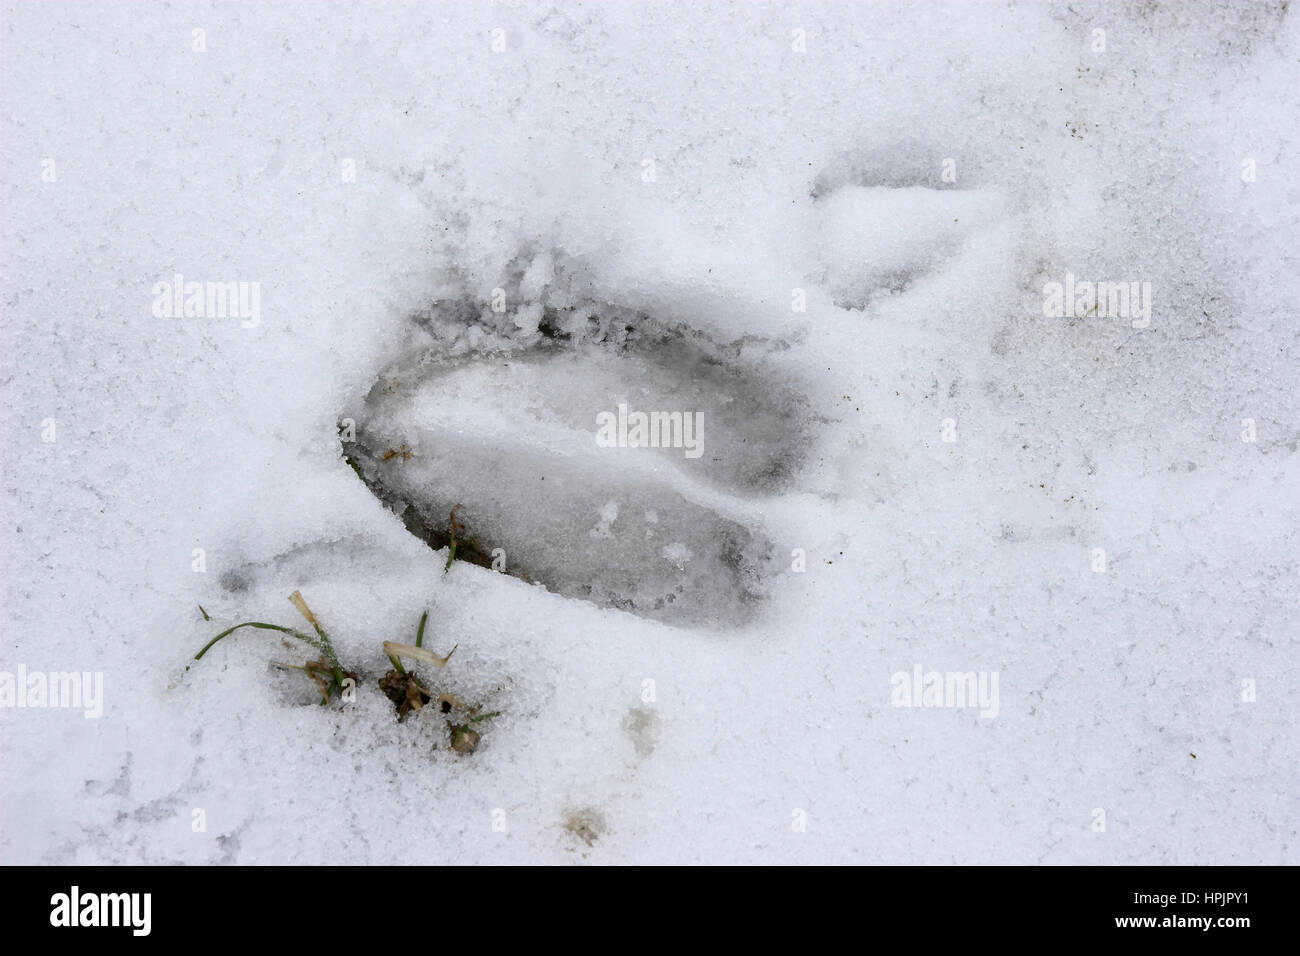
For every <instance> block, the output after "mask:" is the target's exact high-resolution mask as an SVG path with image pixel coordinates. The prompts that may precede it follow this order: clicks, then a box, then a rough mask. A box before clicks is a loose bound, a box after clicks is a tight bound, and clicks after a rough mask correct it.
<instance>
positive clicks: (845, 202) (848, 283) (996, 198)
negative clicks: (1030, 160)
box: [811, 143, 1003, 309]
mask: <svg viewBox="0 0 1300 956" xmlns="http://www.w3.org/2000/svg"><path fill="white" fill-rule="evenodd" d="M945 161H947V162H950V163H951V164H952V165H951V166H949V167H948V168H949V169H950V171H951V172H952V175H953V176H954V177H956V176H957V175H958V171H957V167H956V161H955V160H953V159H952V158H951V157H943V156H942V155H940V154H938V153H936V152H934V151H933V150H928V149H926V148H925V147H923V146H922V145H921V144H918V143H908V144H903V145H900V146H895V147H891V148H887V149H872V150H862V151H858V152H855V153H852V154H849V155H846V156H845V157H843V158H842V159H841V160H840V161H839V162H838V163H834V164H831V165H830V166H829V167H828V168H827V169H826V170H824V171H823V172H822V174H821V175H820V176H818V177H817V180H816V181H815V183H814V184H813V188H812V190H811V195H812V198H813V206H814V209H815V210H816V218H817V248H818V254H819V257H820V259H821V262H822V265H823V272H822V274H821V275H820V276H818V277H817V278H818V279H819V280H820V281H821V284H822V285H823V286H825V287H826V289H827V290H828V291H829V292H830V293H831V295H832V296H833V297H834V301H835V304H836V305H838V306H841V307H842V308H849V309H864V308H866V307H867V305H868V304H869V303H870V301H871V299H872V298H873V296H875V295H877V294H880V293H882V292H883V293H898V292H903V291H905V290H907V289H908V288H910V287H911V286H912V285H913V284H914V283H916V282H917V281H919V280H920V279H922V278H923V277H924V276H925V275H926V274H928V273H930V272H931V271H933V270H935V269H936V268H938V267H940V266H941V264H942V263H943V262H945V261H946V260H948V259H951V258H952V256H953V254H954V253H955V252H956V251H957V250H958V249H959V248H960V247H961V246H962V245H963V244H964V243H965V242H966V241H967V239H968V238H969V237H970V235H971V234H972V233H973V232H974V231H976V230H977V229H978V228H979V227H982V226H985V225H987V224H989V223H991V222H994V221H996V220H997V219H999V218H1000V217H1001V215H1002V211H1003V199H1002V197H1001V196H1000V195H999V194H998V193H996V192H993V191H991V190H983V189H966V188H958V186H957V185H956V183H955V182H946V181H945V180H944V176H943V171H944V168H945V166H944V163H945ZM960 175H961V181H962V182H963V183H965V182H967V181H970V179H969V177H970V176H971V173H970V171H967V170H962V171H961V174H960Z"/></svg>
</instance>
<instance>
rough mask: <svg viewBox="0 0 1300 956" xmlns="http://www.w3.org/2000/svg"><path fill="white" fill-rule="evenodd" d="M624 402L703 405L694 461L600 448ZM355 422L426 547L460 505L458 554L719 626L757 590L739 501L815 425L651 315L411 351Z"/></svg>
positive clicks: (370, 464)
mask: <svg viewBox="0 0 1300 956" xmlns="http://www.w3.org/2000/svg"><path fill="white" fill-rule="evenodd" d="M446 308H447V309H448V310H452V311H455V310H456V309H460V308H463V306H458V305H454V304H453V305H449V306H447V307H446ZM435 311H436V310H435ZM620 405H622V406H625V407H626V410H627V411H628V413H629V415H630V413H631V412H635V411H642V412H660V413H665V412H668V413H682V414H683V416H685V415H691V414H695V415H698V420H699V422H700V425H701V426H702V427H701V431H700V433H699V434H698V435H697V436H694V437H696V438H697V439H698V440H699V442H700V444H699V448H698V451H697V454H696V455H694V456H688V454H687V452H688V451H690V450H691V449H688V448H684V447H680V446H679V447H659V448H654V447H603V446H602V445H601V444H600V443H598V441H597V436H598V430H599V429H598V423H599V422H600V421H601V419H602V417H605V416H617V415H618V414H619V407H620ZM349 417H351V418H352V419H353V420H354V421H355V434H353V435H352V436H351V437H352V439H353V440H351V441H347V440H345V441H344V452H345V454H346V456H347V457H348V459H349V460H350V461H351V463H352V464H353V466H354V467H355V468H356V470H357V471H358V473H359V474H360V476H361V477H362V479H363V480H364V481H365V482H366V484H367V485H368V486H369V487H370V489H371V491H373V492H374V493H375V494H376V495H377V496H378V497H379V498H380V499H381V500H382V501H383V502H384V503H385V504H386V505H388V507H389V508H391V509H392V510H393V511H394V512H395V513H397V514H398V516H399V517H401V518H402V520H403V522H404V523H405V524H406V527H407V528H408V530H410V531H411V532H412V533H414V534H416V535H417V536H418V537H420V538H421V539H422V540H424V541H426V542H427V543H428V544H429V545H430V546H432V547H434V548H437V549H440V548H442V547H445V546H447V545H448V544H449V542H450V540H451V532H452V527H451V517H450V513H451V511H452V509H453V508H457V511H456V516H455V520H456V522H457V525H458V528H463V530H458V532H457V538H458V551H457V556H458V557H468V558H469V559H470V560H471V561H472V562H473V563H477V564H481V565H485V566H492V565H493V564H494V562H495V566H496V567H497V569H498V570H505V571H507V572H509V573H512V574H515V575H517V576H520V577H523V578H525V579H526V580H529V581H532V582H535V583H538V584H541V585H544V586H545V587H547V588H548V589H549V590H552V591H555V592H558V593H560V594H563V595H567V596H571V597H578V598H582V599H585V600H589V601H592V602H593V603H595V604H597V605H600V606H607V607H616V608H622V609H625V610H628V611H631V612H633V613H636V614H639V615H643V616H646V617H650V618H655V619H659V620H663V621H665V622H670V623H685V624H695V625H706V626H714V627H726V626H731V625H735V624H738V623H742V622H743V621H745V620H747V619H748V618H749V617H750V616H751V614H752V612H753V611H754V609H755V607H756V605H757V603H758V601H759V600H760V599H761V597H762V595H763V590H764V589H763V577H764V574H765V571H766V569H767V566H768V564H769V562H770V561H771V559H772V557H773V551H774V549H773V546H772V543H771V542H770V541H769V539H768V538H767V536H766V535H765V533H764V531H763V530H762V528H761V527H759V526H758V523H757V522H755V521H754V520H753V518H752V515H753V511H754V509H753V508H752V507H750V506H749V505H750V503H751V502H752V499H754V498H755V497H758V496H762V495H767V494H772V493H775V492H777V491H779V490H781V489H782V488H784V487H786V486H788V484H789V483H790V481H791V480H792V478H793V477H794V475H795V474H796V473H797V471H798V469H799V467H800V464H801V462H802V460H803V457H804V454H805V451H806V446H807V441H808V434H807V428H806V423H807V422H808V420H809V416H808V413H807V408H806V403H805V402H804V400H803V399H802V397H801V396H800V395H799V393H797V392H796V391H795V390H793V389H792V388H790V387H789V386H787V385H785V384H783V383H782V382H780V381H779V380H777V379H774V378H772V377H770V376H767V375H765V374H764V373H762V372H761V371H759V370H758V369H757V368H756V367H755V366H753V365H752V364H749V363H746V362H741V361H739V360H737V359H736V358H734V357H733V356H729V355H728V350H726V349H723V348H719V347H717V346H715V345H714V344H713V343H711V342H709V341H708V340H707V339H704V338H703V337H701V336H699V335H697V334H694V333H692V332H690V331H686V330H681V329H671V330H670V329H659V328H656V327H655V325H654V323H653V322H652V321H647V323H646V327H645V328H642V329H637V330H635V334H633V335H630V336H623V337H622V339H621V340H620V341H619V342H616V343H609V342H600V341H596V342H566V341H562V340H561V338H560V337H551V338H543V339H542V340H541V341H540V342H539V343H537V344H534V345H531V346H529V347H527V348H524V349H521V350H516V351H506V352H498V353H493V354H489V355H481V356H478V357H473V358H464V357H457V358H452V357H448V356H447V355H446V353H445V352H444V351H440V350H438V349H433V350H427V349H426V350H421V351H417V352H415V353H413V354H411V355H409V356H407V357H406V358H404V359H403V360H400V361H399V362H397V363H395V364H394V365H393V366H391V367H390V368H388V369H387V370H386V371H385V372H384V373H382V374H381V375H380V376H379V378H378V380H377V381H376V383H375V384H374V386H373V387H372V388H371V390H370V392H369V394H368V395H367V396H366V398H365V399H364V402H363V403H362V407H361V409H360V411H359V413H357V414H355V415H351V416H349ZM346 438H347V436H346V435H345V439H346ZM498 549H500V550H498Z"/></svg>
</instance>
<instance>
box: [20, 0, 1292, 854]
mask: <svg viewBox="0 0 1300 956" xmlns="http://www.w3.org/2000/svg"><path fill="white" fill-rule="evenodd" d="M0 37H2V38H3V40H2V42H3V52H2V54H0V71H2V72H0V125H2V129H0V156H3V176H4V179H3V196H2V197H0V210H2V212H0V229H2V230H3V246H2V249H3V255H4V264H5V268H4V271H3V278H2V280H0V281H2V282H3V315H2V319H0V330H2V332H3V341H2V342H0V349H2V354H3V356H4V360H3V375H2V376H0V382H2V384H3V394H2V395H0V401H2V402H3V408H4V427H5V438H6V440H5V449H6V453H5V457H4V467H3V473H4V539H3V540H4V544H3V578H2V579H0V580H2V581H3V591H2V592H0V597H2V599H3V603H2V604H0V641H2V643H0V705H3V706H2V707H0V861H3V862H10V863H103V862H107V863H178V862H183V863H245V864H248V863H286V862H310V863H317V862H319V863H357V864H398V863H407V862H411V863H456V864H467V863H491V862H535V863H555V862H588V863H630V862H641V863H670V862H671V863H687V862H710V863H712V862H747V863H781V862H801V863H806V862H823V861H824V862H859V863H907V862H915V863H963V864H968V863H1048V864H1059V863H1207V864H1208V863H1295V862H1300V847H1298V846H1297V836H1296V825H1297V824H1296V821H1297V819H1300V795H1298V792H1297V782H1298V775H1297V770H1296V766H1297V754H1296V747H1295V740H1296V737H1295V733H1294V730H1293V721H1294V716H1295V714H1296V712H1297V706H1300V694H1298V693H1297V687H1296V678H1297V650H1298V648H1297V637H1296V628H1297V624H1298V623H1300V600H1298V599H1297V588H1296V580H1297V571H1298V570H1300V569H1298V567H1297V548H1296V541H1297V533H1296V525H1297V518H1298V517H1300V495H1298V494H1297V488H1298V484H1297V476H1298V474H1300V468H1298V467H1297V445H1298V443H1300V398H1298V396H1297V385H1298V384H1300V375H1298V374H1297V373H1298V371H1300V368H1298V364H1297V354H1296V350H1297V345H1298V344H1300V341H1298V339H1300V321H1298V318H1297V313H1298V311H1300V280H1297V265H1298V263H1297V251H1296V250H1297V243H1296V240H1297V235H1298V233H1300V229H1298V228H1297V226H1298V225H1300V166H1298V163H1300V128H1298V127H1297V124H1296V116H1297V106H1298V105H1300V104H1298V103H1297V91H1298V90H1300V68H1298V63H1300V42H1298V40H1300V17H1298V15H1297V14H1296V12H1295V11H1294V10H1288V9H1287V7H1286V5H1285V4H1240V3H1222V4H1210V3H1199V4H1160V3H1150V4H1140V5H1132V6H1128V5H1125V6H1120V5H1118V4H1110V5H1090V4H1087V3H1072V4H1069V5H1066V4H1029V3H1025V4H1006V3H980V4H970V3H957V2H952V3H895V4H874V3H873V4H843V5H840V4H828V3H811V4H807V5H800V4H786V3H783V4H773V5H759V4H739V3H738V4H725V3H692V4H687V3H670V4H665V3H655V4H633V3H629V4H621V3H620V4H595V3H591V4H584V3H519V4H508V3H486V2H484V3H471V4H410V5H406V4H369V3H367V4H354V5H335V4H330V5H325V4H320V5H292V6H289V5H283V6H281V5H275V6H271V5H265V6H262V5H238V6H236V5H226V4H221V5H206V4H190V3H180V4H169V5H160V4H153V3H150V4H102V5H82V4H67V5H62V4H61V5H37V4H15V5H10V6H9V7H8V8H7V9H6V11H5V15H4V19H3V25H2V29H0ZM196 284H197V285H196ZM650 435H653V441H651V440H649V437H648V436H650ZM647 444H654V445H656V446H658V447H636V446H638V445H647ZM453 508H455V509H456V517H457V521H458V524H457V525H456V527H455V528H453V527H452V525H451V522H450V512H451V511H452V509H453ZM453 531H455V533H456V535H457V554H456V558H457V559H456V560H453V561H451V562H450V564H448V557H449V554H448V544H449V541H450V536H451V533H452V532H453ZM294 592H300V593H301V596H302V600H303V601H304V602H305V605H304V606H309V607H310V611H311V612H312V613H314V615H315V617H316V619H317V620H318V622H319V623H320V625H321V626H322V627H323V628H324V629H325V630H326V631H327V632H328V634H329V635H330V637H331V638H332V640H333V642H334V646H335V648H336V649H337V652H338V656H339V659H340V661H341V664H342V667H343V669H345V670H346V671H348V672H349V674H350V675H351V677H350V679H349V680H348V682H347V688H348V689H347V690H346V691H345V693H344V695H343V699H340V698H339V697H337V696H335V697H334V698H333V699H332V700H331V701H330V703H329V704H328V705H327V706H323V707H322V706H318V702H319V699H320V697H319V694H318V692H317V690H316V687H315V686H314V685H313V682H312V681H311V680H309V679H308V677H307V675H304V674H303V673H300V672H297V671H294V670H290V669H286V668H284V667H282V666H277V665H276V663H274V662H280V663H281V664H291V665H301V664H303V663H304V662H305V661H307V660H308V659H309V658H310V657H312V656H318V655H316V654H315V652H314V651H312V650H311V649H310V648H308V647H307V646H306V645H305V644H302V643H299V642H295V641H292V640H289V639H287V638H286V639H284V640H282V638H285V635H283V634H281V633H278V632H275V631H268V630H256V629H248V628H246V629H243V630H240V631H237V632H235V633H234V634H233V635H232V636H230V637H228V638H226V639H225V640H223V641H222V642H220V643H218V644H217V645H216V646H214V647H213V648H212V649H211V650H210V651H208V653H207V654H206V655H205V656H204V657H203V659H202V660H201V661H199V662H197V663H194V664H193V666H192V667H190V668H189V669H188V670H187V669H186V665H187V664H188V663H190V658H191V657H192V656H193V655H194V653H195V652H196V651H198V649H199V648H200V647H202V646H203V645H204V644H205V643H206V642H207V641H209V640H210V639H211V638H212V637H214V636H216V635H217V634H218V633H219V632H220V631H222V630H224V629H226V628H228V627H230V626H232V625H235V624H238V623H240V622H244V621H260V622H269V623H273V624H277V625H282V626H286V627H292V628H299V629H303V630H310V627H311V625H309V624H308V623H307V622H306V621H305V620H304V619H303V616H302V615H301V614H300V612H299V610H297V609H295V606H294V605H293V604H292V603H290V601H289V600H288V598H289V596H290V595H291V594H293V593H294ZM200 608H202V610H200ZM425 611H427V612H428V623H427V627H426V629H425V632H424V639H423V644H424V647H425V648H427V649H429V650H430V651H433V652H435V653H436V654H438V655H445V654H446V653H447V652H448V651H450V650H451V649H452V648H453V646H454V647H455V648H456V651H455V653H454V654H453V655H452V656H451V658H450V659H449V660H448V661H447V663H446V666H445V667H442V668H437V667H436V666H435V665H434V664H432V663H430V662H429V661H427V660H425V661H421V660H418V659H408V660H407V662H406V663H407V665H408V666H413V667H414V669H415V670H416V672H417V674H418V675H419V680H420V682H421V685H422V686H423V687H424V688H425V689H427V690H428V691H429V694H430V698H429V699H422V698H419V695H418V694H416V698H417V699H416V703H424V704H425V706H423V707H417V708H415V709H414V710H413V711H412V712H410V713H408V714H406V715H405V717H404V718H403V719H402V720H400V721H399V720H398V717H397V714H396V712H395V708H394V703H393V702H392V701H390V700H389V698H388V697H387V696H385V694H384V693H383V692H381V690H380V688H379V684H378V682H379V680H380V678H381V677H382V676H383V675H384V674H385V672H386V671H387V670H389V668H390V666H391V665H390V663H389V660H388V658H387V657H386V655H385V650H384V647H383V643H384V642H385V641H390V642H395V643H398V644H411V643H414V641H415V635H416V630H417V625H418V623H419V621H420V618H421V615H422V613H424V612H425ZM205 618H208V619H205ZM72 673H75V674H76V675H78V677H77V680H76V682H75V684H74V683H73V682H72V680H71V678H69V677H67V676H66V675H70V674H72ZM60 675H64V676H60ZM51 687H53V688H54V690H53V691H51V689H50V688H51ZM415 693H416V692H415V691H412V694H415ZM444 694H446V695H452V697H454V702H453V701H452V697H444V698H443V700H444V701H445V702H446V703H445V706H446V707H448V708H451V710H450V711H449V712H448V713H444V712H443V710H444V704H443V703H442V702H439V701H435V700H433V699H432V698H436V697H438V696H439V695H444ZM51 695H52V696H53V698H54V699H51ZM56 704H57V705H58V706H52V705H56ZM489 714H495V716H486V715H489ZM476 716H479V717H483V718H484V719H482V720H473V718H474V717H476ZM471 721H472V723H471ZM455 727H458V728H459V730H455V729H453V728H455ZM471 728H472V732H473V735H477V737H475V738H474V739H473V740H472V741H470V742H469V743H468V744H467V741H469V740H470V736H472V735H467V731H468V730H470V729H471ZM453 741H455V742H456V744H457V746H456V748H453V747H452V743H453ZM475 743H476V746H474V745H473V744H475ZM460 751H468V752H460Z"/></svg>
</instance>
